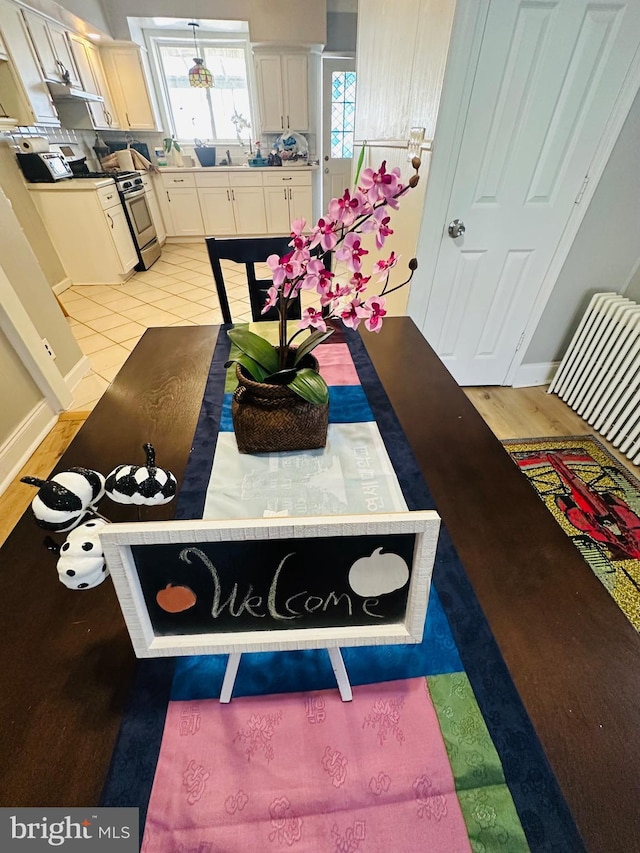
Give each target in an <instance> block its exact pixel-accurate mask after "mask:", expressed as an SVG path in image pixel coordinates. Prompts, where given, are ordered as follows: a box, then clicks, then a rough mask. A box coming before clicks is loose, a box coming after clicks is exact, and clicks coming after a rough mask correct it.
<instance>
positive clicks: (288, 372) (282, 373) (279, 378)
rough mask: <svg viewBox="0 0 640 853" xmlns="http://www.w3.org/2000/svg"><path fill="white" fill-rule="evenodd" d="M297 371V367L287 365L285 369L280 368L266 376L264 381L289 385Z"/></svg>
mask: <svg viewBox="0 0 640 853" xmlns="http://www.w3.org/2000/svg"><path fill="white" fill-rule="evenodd" d="M297 372H298V371H297V370H296V369H295V367H285V369H284V370H278V371H276V373H271V374H270V375H269V376H265V378H264V381H265V382H269V383H271V385H288V384H289V382H291V380H292V379H293V377H294V376H295V375H296V373H297Z"/></svg>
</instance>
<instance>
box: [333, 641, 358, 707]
mask: <svg viewBox="0 0 640 853" xmlns="http://www.w3.org/2000/svg"><path fill="white" fill-rule="evenodd" d="M327 652H328V653H329V660H330V661H331V668H332V669H333V674H334V675H335V677H336V681H337V682H338V689H339V690H340V696H341V697H342V701H343V702H351V700H352V699H353V693H352V692H351V684H350V683H349V676H348V675H347V668H346V667H345V665H344V661H343V659H342V653H341V651H340V649H339V648H337V647H336V648H332V649H327Z"/></svg>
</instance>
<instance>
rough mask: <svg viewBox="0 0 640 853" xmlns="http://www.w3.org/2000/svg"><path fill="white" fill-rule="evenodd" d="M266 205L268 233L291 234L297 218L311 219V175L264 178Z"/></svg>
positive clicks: (279, 174)
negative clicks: (292, 223) (292, 224)
mask: <svg viewBox="0 0 640 853" xmlns="http://www.w3.org/2000/svg"><path fill="white" fill-rule="evenodd" d="M264 184H265V186H264V202H265V208H266V216H267V232H268V233H269V234H288V233H289V232H290V231H291V222H292V221H293V220H294V219H304V220H305V221H306V223H307V226H310V225H311V224H312V223H311V219H312V192H311V172H304V173H301V174H291V173H280V172H279V171H278V173H276V174H271V173H268V174H265V175H264Z"/></svg>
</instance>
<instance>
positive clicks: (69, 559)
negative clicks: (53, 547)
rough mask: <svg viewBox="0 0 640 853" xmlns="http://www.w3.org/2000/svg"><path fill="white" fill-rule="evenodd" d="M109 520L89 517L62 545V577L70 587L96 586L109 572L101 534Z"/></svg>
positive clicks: (59, 563) (59, 569) (63, 581)
mask: <svg viewBox="0 0 640 853" xmlns="http://www.w3.org/2000/svg"><path fill="white" fill-rule="evenodd" d="M107 523H108V522H107V521H105V520H104V519H103V518H92V519H90V520H89V521H85V522H84V524H80V525H79V526H78V527H76V529H75V530H72V531H71V533H69V535H68V536H67V538H66V541H65V542H64V544H63V545H62V547H61V548H60V558H59V560H58V578H59V579H60V582H61V583H63V584H64V585H65V586H66V587H68V588H69V589H93V587H94V586H98V584H101V583H102V581H103V580H104V579H105V578H106V577H107V575H108V574H109V572H108V570H107V566H106V564H105V561H104V554H103V553H102V545H101V543H100V536H99V535H98V534H99V531H100V530H101V528H103V527H104V526H105V524H107Z"/></svg>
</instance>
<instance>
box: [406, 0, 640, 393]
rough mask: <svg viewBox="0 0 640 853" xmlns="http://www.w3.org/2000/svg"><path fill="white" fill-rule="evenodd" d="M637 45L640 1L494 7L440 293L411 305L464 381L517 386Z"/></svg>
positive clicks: (442, 257)
mask: <svg viewBox="0 0 640 853" xmlns="http://www.w3.org/2000/svg"><path fill="white" fill-rule="evenodd" d="M485 5H486V4H485ZM454 37H455V36H454ZM639 44H640V3H638V2H637V0H635V1H634V0H599V1H598V2H597V3H595V2H589V0H555V2H554V0H549V2H547V0H490V2H489V3H488V12H487V18H486V25H485V27H484V32H483V34H482V36H481V41H480V42H479V49H478V53H477V66H476V67H475V71H474V69H473V67H471V64H470V67H469V69H467V70H466V71H465V74H466V78H465V79H466V80H467V81H472V88H471V90H470V98H469V101H468V110H467V114H466V118H465V117H464V115H461V116H459V120H462V119H464V130H463V131H461V147H460V151H459V156H458V159H457V163H456V162H455V161H452V162H453V164H454V168H455V171H454V172H453V178H452V184H450V186H451V193H450V197H449V205H448V212H447V216H446V221H445V222H444V223H443V226H444V227H443V235H442V239H441V241H440V244H439V247H438V249H437V261H436V262H435V272H434V278H433V283H432V287H431V291H430V293H429V294H428V296H425V295H424V294H422V295H421V296H420V297H417V298H416V299H415V301H414V302H413V306H412V305H411V304H410V306H409V308H410V311H411V313H412V316H414V318H415V319H416V321H417V322H418V324H419V325H421V328H422V330H423V332H424V334H425V336H426V337H427V339H428V340H429V342H430V343H431V344H432V346H433V347H434V349H435V350H436V352H437V353H438V354H439V355H440V357H441V358H442V360H443V361H444V362H445V364H446V365H447V367H448V368H449V369H450V370H451V372H452V374H453V375H454V376H455V378H456V379H457V381H458V382H459V383H460V384H463V385H480V384H482V385H485V384H486V385H499V384H503V383H505V382H506V379H507V375H508V373H509V369H510V366H511V363H512V360H513V359H514V355H515V353H516V351H517V349H518V346H519V343H521V342H522V341H523V339H524V333H525V329H526V326H527V321H528V318H529V316H530V314H531V312H532V308H533V306H534V304H535V302H536V299H537V298H538V295H539V293H540V291H541V287H542V283H543V280H544V278H545V273H546V272H547V270H548V269H549V266H550V264H551V261H552V259H553V256H554V252H555V250H556V248H557V247H558V244H559V242H560V240H561V237H562V234H563V230H564V229H565V227H566V225H567V222H568V220H569V217H570V216H571V213H572V210H574V208H575V204H576V200H577V199H578V197H579V195H580V193H581V188H582V187H583V184H584V181H585V176H586V175H587V173H588V170H589V166H590V164H591V162H592V160H593V158H594V155H595V154H596V151H597V149H598V145H599V143H601V140H602V139H603V136H606V133H607V125H608V122H609V121H610V117H611V115H612V111H613V108H614V105H615V103H616V98H617V97H618V95H619V93H620V91H621V89H622V88H623V84H624V83H625V78H626V77H627V75H628V74H629V71H630V69H631V68H632V67H633V66H634V57H635V55H636V52H637V48H638V45H639ZM470 85H471V84H470ZM445 97H446V95H445ZM437 144H438V134H437V132H436V153H437ZM434 156H435V155H434ZM434 171H435V159H434ZM432 174H433V173H432ZM598 177H599V176H598ZM427 203H428V199H427ZM427 215H428V213H427V211H425V217H426V216H427ZM455 219H458V220H462V221H463V222H464V225H465V227H466V231H465V232H464V234H462V235H461V236H458V237H457V238H455V239H454V238H452V237H450V236H449V234H448V230H447V226H448V224H449V223H450V222H452V221H453V220H455ZM434 239H435V238H434ZM413 296H414V292H413V291H412V297H413ZM531 331H532V330H531Z"/></svg>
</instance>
